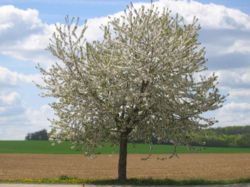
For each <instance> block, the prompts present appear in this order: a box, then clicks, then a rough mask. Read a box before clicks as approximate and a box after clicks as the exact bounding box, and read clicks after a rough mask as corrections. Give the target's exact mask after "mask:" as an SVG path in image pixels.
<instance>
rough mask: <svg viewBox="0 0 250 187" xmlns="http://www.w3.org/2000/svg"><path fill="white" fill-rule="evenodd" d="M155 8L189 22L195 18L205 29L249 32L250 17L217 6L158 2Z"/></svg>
mask: <svg viewBox="0 0 250 187" xmlns="http://www.w3.org/2000/svg"><path fill="white" fill-rule="evenodd" d="M154 4H155V5H156V6H159V7H160V8H161V7H168V8H169V9H170V10H171V11H172V12H173V13H179V14H180V15H182V16H183V17H184V19H185V20H187V21H188V22H191V21H192V20H193V17H194V16H195V17H197V18H198V19H199V22H200V24H201V26H202V27H203V28H205V29H211V28H212V29H237V30H239V29H240V30H250V16H249V15H247V14H245V13H243V12H241V11H240V10H237V9H233V8H228V7H225V6H223V5H218V4H213V3H209V4H203V3H200V2H197V1H193V0H182V1H175V0H159V1H158V2H155V3H154Z"/></svg>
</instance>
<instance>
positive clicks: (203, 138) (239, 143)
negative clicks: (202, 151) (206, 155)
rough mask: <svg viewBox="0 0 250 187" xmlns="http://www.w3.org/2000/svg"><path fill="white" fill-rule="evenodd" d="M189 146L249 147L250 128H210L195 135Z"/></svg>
mask: <svg viewBox="0 0 250 187" xmlns="http://www.w3.org/2000/svg"><path fill="white" fill-rule="evenodd" d="M191 145H202V146H211V147H250V126H233V127H223V128H211V129H206V130H203V131H201V132H200V133H196V134H194V136H193V140H192V142H191Z"/></svg>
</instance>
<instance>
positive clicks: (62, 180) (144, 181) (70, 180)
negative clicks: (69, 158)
mask: <svg viewBox="0 0 250 187" xmlns="http://www.w3.org/2000/svg"><path fill="white" fill-rule="evenodd" d="M0 183H25V184H31V183H32V184H95V185H137V186H144V185H145V186H146V185H157V186H158V185H159V186H161V185H225V184H244V183H250V178H245V179H233V180H203V179H188V180H174V179H152V178H140V179H137V178H131V179H128V180H127V181H126V182H123V183H122V182H119V181H117V180H116V179H79V178H74V177H68V176H61V177H59V178H44V179H0Z"/></svg>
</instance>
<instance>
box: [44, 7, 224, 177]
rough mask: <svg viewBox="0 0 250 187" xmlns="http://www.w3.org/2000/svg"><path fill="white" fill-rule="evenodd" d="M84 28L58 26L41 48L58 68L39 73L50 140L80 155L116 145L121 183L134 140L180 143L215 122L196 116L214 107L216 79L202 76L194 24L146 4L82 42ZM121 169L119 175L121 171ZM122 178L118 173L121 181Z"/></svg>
mask: <svg viewBox="0 0 250 187" xmlns="http://www.w3.org/2000/svg"><path fill="white" fill-rule="evenodd" d="M86 29H87V24H84V25H83V26H79V24H78V20H74V19H72V20H70V19H66V23H65V24H64V25H57V26H56V32H55V33H54V35H53V37H52V38H51V42H50V44H49V47H48V48H49V50H50V52H51V53H52V54H53V55H54V56H55V57H57V59H58V62H57V63H56V64H54V65H52V66H51V67H50V68H49V69H43V68H40V70H41V73H42V75H43V80H44V83H45V84H44V85H40V87H41V88H42V89H43V90H44V96H50V97H54V98H56V100H55V102H53V103H52V104H51V106H52V108H53V109H54V111H55V114H56V118H55V119H54V120H52V132H51V138H52V139H54V140H57V141H62V140H65V139H67V140H70V141H72V142H73V143H74V144H75V145H81V146H83V147H84V150H85V151H86V153H93V152H94V150H95V148H96V147H97V146H99V145H102V144H103V143H105V142H112V143H114V144H119V145H120V160H119V179H121V180H123V179H124V180H125V179H126V172H125V171H124V167H125V168H126V155H127V152H126V149H127V148H126V145H127V141H128V140H136V139H140V140H143V141H144V142H146V143H150V142H151V140H152V135H154V137H157V139H159V140H163V139H171V140H172V141H173V142H175V143H176V144H177V143H178V142H181V143H185V142H186V141H188V139H189V138H190V135H191V134H192V133H191V132H193V131H195V130H198V129H200V128H203V127H208V126H211V125H212V124H214V123H215V122H216V121H215V119H213V118H206V117H204V116H203V115H202V114H203V113H205V112H208V111H211V110H215V109H217V108H219V107H221V106H222V103H223V101H224V96H221V95H220V93H219V90H218V88H217V76H215V75H214V74H212V75H209V76H205V75H203V74H202V73H203V72H204V70H206V69H207V68H206V66H205V63H206V59H205V50H204V48H202V47H201V45H200V43H199V41H198V31H199V29H200V26H199V25H198V24H197V19H194V20H193V22H192V23H190V24H186V23H185V22H184V20H183V18H181V17H179V16H178V15H176V16H175V17H172V16H171V13H170V11H168V10H158V9H157V8H156V7H154V5H151V6H150V7H149V8H146V7H144V6H142V7H140V8H135V7H133V5H130V6H128V8H127V9H126V10H125V11H124V13H123V14H122V15H121V16H118V17H111V18H110V19H109V21H108V23H107V24H105V25H103V26H102V31H103V38H102V39H101V40H96V41H92V42H88V41H87V39H86V38H85V35H84V34H85V31H86ZM122 168H123V169H122ZM124 172H125V174H124Z"/></svg>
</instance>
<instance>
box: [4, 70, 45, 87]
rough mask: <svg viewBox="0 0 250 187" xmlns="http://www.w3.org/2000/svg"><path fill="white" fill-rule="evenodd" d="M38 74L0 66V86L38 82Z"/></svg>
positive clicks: (39, 79) (39, 78)
mask: <svg viewBox="0 0 250 187" xmlns="http://www.w3.org/2000/svg"><path fill="white" fill-rule="evenodd" d="M40 81H41V77H40V75H39V74H23V73H18V72H15V71H10V70H9V69H7V68H5V67H1V66H0V86H15V85H18V83H20V82H22V83H32V84H33V82H40Z"/></svg>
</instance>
